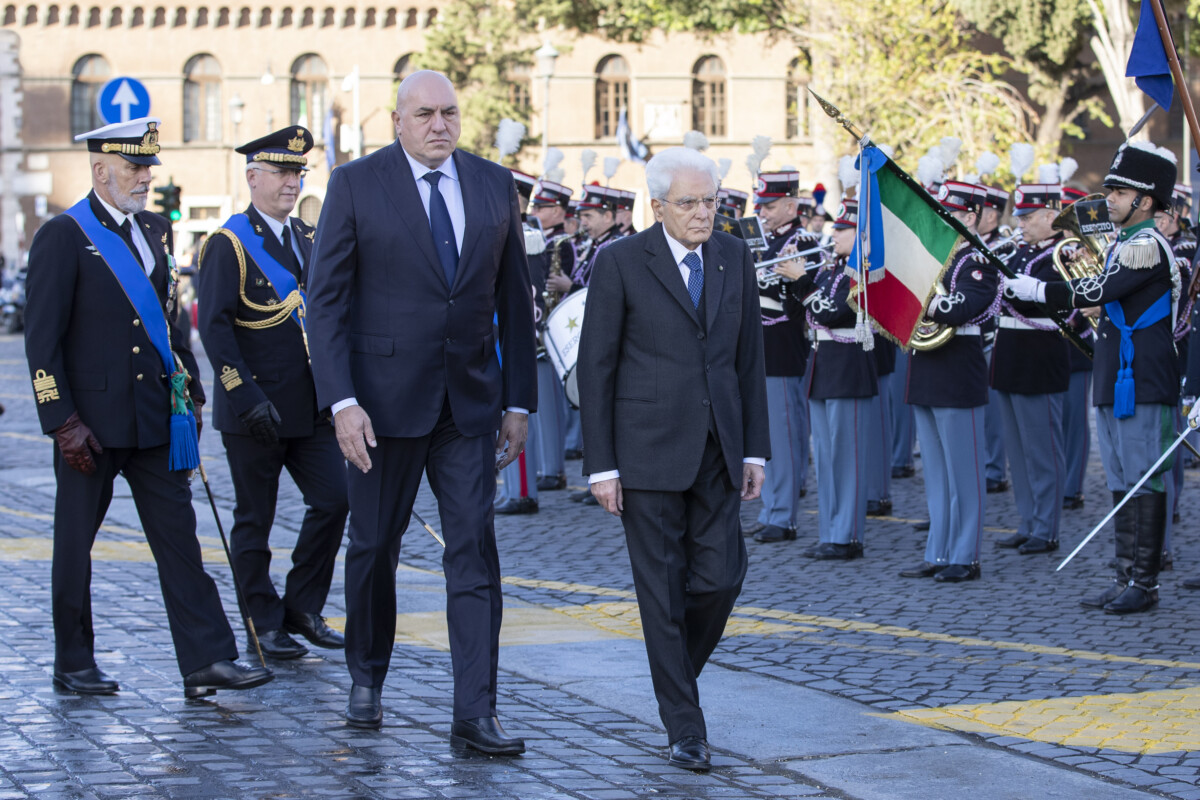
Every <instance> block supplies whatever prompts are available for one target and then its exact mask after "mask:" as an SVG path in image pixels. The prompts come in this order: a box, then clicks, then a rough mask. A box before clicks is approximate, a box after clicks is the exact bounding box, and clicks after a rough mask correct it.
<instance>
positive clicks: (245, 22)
mask: <svg viewBox="0 0 1200 800" xmlns="http://www.w3.org/2000/svg"><path fill="white" fill-rule="evenodd" d="M237 26H238V27H239V28H248V27H250V9H248V8H243V9H242V10H241V11H239V12H238V24H237Z"/></svg>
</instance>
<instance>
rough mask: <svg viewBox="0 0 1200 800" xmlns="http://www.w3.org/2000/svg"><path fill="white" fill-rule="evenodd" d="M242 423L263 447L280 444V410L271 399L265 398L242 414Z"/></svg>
mask: <svg viewBox="0 0 1200 800" xmlns="http://www.w3.org/2000/svg"><path fill="white" fill-rule="evenodd" d="M241 420H242V424H243V425H245V426H246V429H247V430H249V431H250V435H251V436H253V437H254V441H256V442H258V443H259V444H261V445H262V446H263V447H274V446H275V445H277V444H279V423H280V422H281V420H280V419H279V412H278V411H276V410H275V406H273V405H271V401H270V400H264V401H262V402H261V403H259V404H258V405H256V406H255V407H254V408H252V409H250V410H249V411H247V412H246V413H244V414H242V415H241Z"/></svg>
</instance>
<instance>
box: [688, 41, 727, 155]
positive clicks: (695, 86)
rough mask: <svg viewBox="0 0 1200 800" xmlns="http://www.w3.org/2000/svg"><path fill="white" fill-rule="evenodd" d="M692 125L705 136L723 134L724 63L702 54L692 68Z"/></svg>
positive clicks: (714, 57)
mask: <svg viewBox="0 0 1200 800" xmlns="http://www.w3.org/2000/svg"><path fill="white" fill-rule="evenodd" d="M692 127H693V128H694V129H695V130H698V131H700V132H701V133H703V134H704V135H705V136H724V135H725V65H724V64H723V63H721V59H719V58H717V57H716V56H704V57H703V58H701V59H700V60H699V61H697V62H696V66H695V67H694V68H693V69H692Z"/></svg>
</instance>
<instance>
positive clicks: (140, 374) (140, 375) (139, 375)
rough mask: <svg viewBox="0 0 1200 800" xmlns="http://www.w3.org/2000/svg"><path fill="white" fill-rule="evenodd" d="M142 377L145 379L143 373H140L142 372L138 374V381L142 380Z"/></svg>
mask: <svg viewBox="0 0 1200 800" xmlns="http://www.w3.org/2000/svg"><path fill="white" fill-rule="evenodd" d="M142 377H143V375H142V373H140V372H139V373H138V374H137V379H138V380H139V381H140V380H141V379H142Z"/></svg>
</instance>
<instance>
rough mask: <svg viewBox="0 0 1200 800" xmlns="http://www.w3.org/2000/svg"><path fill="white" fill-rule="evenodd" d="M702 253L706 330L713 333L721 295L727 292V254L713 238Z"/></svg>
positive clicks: (703, 247) (702, 246)
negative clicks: (725, 258) (725, 257)
mask: <svg viewBox="0 0 1200 800" xmlns="http://www.w3.org/2000/svg"><path fill="white" fill-rule="evenodd" d="M701 251H702V255H703V258H704V312H705V314H704V316H705V320H704V329H705V330H706V331H711V330H712V326H713V322H715V321H716V319H717V311H718V310H719V309H720V307H721V293H722V292H723V291H724V290H725V261H724V255H725V254H724V253H723V252H722V250H721V247H720V245H718V244H717V243H716V242H714V241H713V240H712V237H709V240H708V241H707V242H705V243H704V244H703V245H701Z"/></svg>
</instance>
